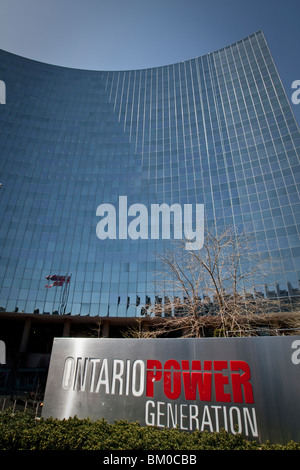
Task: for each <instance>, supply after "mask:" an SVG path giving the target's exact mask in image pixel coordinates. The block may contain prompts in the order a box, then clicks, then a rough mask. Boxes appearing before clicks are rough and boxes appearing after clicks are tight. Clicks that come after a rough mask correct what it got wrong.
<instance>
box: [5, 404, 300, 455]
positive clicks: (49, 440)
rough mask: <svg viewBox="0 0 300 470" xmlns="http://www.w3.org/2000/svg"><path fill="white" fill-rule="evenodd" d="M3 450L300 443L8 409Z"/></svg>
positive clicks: (271, 446)
mask: <svg viewBox="0 0 300 470" xmlns="http://www.w3.org/2000/svg"><path fill="white" fill-rule="evenodd" d="M0 450H26V451H28V450H47V451H49V450H184V451H188V450H300V443H296V442H290V443H288V444H287V445H281V444H269V443H264V444H260V443H257V442H256V441H247V440H246V439H245V438H244V437H243V436H241V435H240V434H236V435H233V434H229V433H227V432H226V431H225V430H221V431H220V432H218V433H217V432H214V433H209V432H207V431H204V432H199V431H194V432H193V433H188V432H183V431H179V430H178V429H166V428H165V429H159V428H155V427H142V426H140V425H139V424H138V423H129V422H127V421H116V422H115V423H114V424H109V423H107V422H106V421H105V420H98V421H92V420H91V419H79V418H77V417H74V418H69V419H65V420H58V419H54V418H48V419H43V418H41V419H40V420H36V419H35V418H34V415H33V414H32V412H30V411H26V412H20V411H17V412H15V413H13V412H12V409H7V410H5V411H2V412H0Z"/></svg>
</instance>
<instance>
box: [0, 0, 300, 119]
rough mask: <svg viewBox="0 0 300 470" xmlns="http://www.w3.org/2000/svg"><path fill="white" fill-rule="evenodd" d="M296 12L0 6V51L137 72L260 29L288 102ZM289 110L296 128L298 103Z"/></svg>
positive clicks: (209, 6) (294, 73)
mask: <svg viewBox="0 0 300 470" xmlns="http://www.w3.org/2000/svg"><path fill="white" fill-rule="evenodd" d="M299 13H300V5H299V0H251V1H250V0H248V1H246V0H51V1H50V0H0V48H1V49H4V50H6V51H9V52H13V53H15V54H18V55H21V56H24V57H28V58H31V59H35V60H39V61H42V62H47V63H51V64H56V65H62V66H67V67H75V68H83V69H92V70H124V69H138V68H148V67H155V66H160V65H166V64H171V63H175V62H179V61H182V60H186V59H190V58H193V57H197V56H200V55H203V54H206V53H208V52H212V51H214V50H216V49H219V48H221V47H224V46H225V45H228V44H231V43H232V42H235V41H237V40H239V39H242V38H243V37H245V36H247V35H249V34H251V33H253V32H255V31H257V30H259V29H261V30H262V31H263V32H264V34H265V36H266V39H267V41H268V44H269V46H270V49H271V52H272V55H273V57H274V60H275V63H276V65H277V68H278V70H279V73H280V76H281V78H282V81H283V84H284V86H285V89H286V91H287V94H288V96H289V98H291V95H292V93H293V90H292V88H291V86H292V82H293V81H294V80H300V50H299V47H300V15H299ZM0 79H1V77H0ZM292 107H293V110H294V113H295V115H296V117H297V120H298V123H299V122H300V104H298V105H294V104H292Z"/></svg>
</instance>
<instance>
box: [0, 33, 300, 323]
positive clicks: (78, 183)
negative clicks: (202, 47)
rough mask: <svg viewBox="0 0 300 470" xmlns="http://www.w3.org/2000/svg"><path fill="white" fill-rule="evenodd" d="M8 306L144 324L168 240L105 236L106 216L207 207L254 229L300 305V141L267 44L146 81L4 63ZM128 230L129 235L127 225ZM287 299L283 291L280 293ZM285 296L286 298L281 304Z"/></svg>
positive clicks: (282, 285) (282, 284) (0, 169)
mask: <svg viewBox="0 0 300 470" xmlns="http://www.w3.org/2000/svg"><path fill="white" fill-rule="evenodd" d="M0 79H1V80H3V81H4V83H5V85H6V104H4V105H1V106H0V175H1V181H0V182H1V183H2V187H1V189H0V197H1V207H0V221H1V224H0V256H1V257H0V306H1V307H2V308H4V309H6V310H7V311H14V310H15V309H18V310H19V311H24V312H27V313H32V312H33V311H35V309H38V311H39V312H40V313H42V312H51V313H52V312H53V311H56V310H57V309H58V306H59V305H60V304H61V300H62V299H61V295H62V292H63V291H62V288H61V287H53V288H45V285H47V283H48V280H47V279H46V276H47V275H53V274H56V275H57V274H60V275H65V274H68V275H71V282H70V284H68V287H69V292H67V293H66V292H65V295H67V294H68V298H67V305H66V313H67V312H71V313H72V314H75V315H76V314H81V315H86V314H89V315H100V316H106V315H110V316H120V317H124V316H135V315H139V314H140V313H141V309H142V308H143V305H144V304H145V302H146V299H147V298H150V299H151V301H152V302H153V301H154V299H155V295H156V294H159V293H157V292H155V290H154V288H153V273H154V272H155V271H156V269H157V263H158V261H157V258H156V254H155V253H156V252H157V251H159V250H160V247H161V245H162V244H163V240H161V239H160V238H158V239H154V238H150V237H149V239H137V240H135V239H133V238H130V237H128V236H127V238H125V237H124V238H122V237H121V236H119V237H117V238H116V239H106V240H100V239H99V237H98V236H97V235H96V228H97V224H98V222H99V216H97V214H96V211H97V208H98V206H99V205H101V204H110V205H112V206H113V207H115V208H116V222H117V228H118V221H119V220H121V218H122V217H123V216H124V212H125V211H124V209H122V208H121V209H120V210H119V197H120V196H126V197H127V201H126V202H127V207H129V206H130V205H132V204H135V203H138V204H143V205H144V206H145V207H147V208H150V206H151V204H162V203H163V202H164V203H167V204H169V205H171V204H175V203H178V204H180V205H181V206H182V207H183V205H184V204H187V203H189V204H196V203H198V204H204V208H205V216H206V218H207V223H212V222H213V221H215V220H218V221H221V223H222V221H223V222H224V223H226V224H227V225H228V224H229V225H230V224H233V225H237V226H243V225H245V226H247V227H249V226H251V227H252V229H253V233H254V235H255V242H256V246H257V250H258V252H259V253H260V255H261V257H262V258H264V257H265V258H266V259H267V258H270V259H273V260H276V263H277V264H278V263H279V265H280V270H279V271H278V270H277V274H276V278H274V276H270V279H268V289H269V290H270V291H275V292H278V293H280V292H286V294H287V295H288V294H289V293H290V294H293V295H297V294H299V293H300V292H299V285H298V280H299V279H300V272H299V271H300V263H299V259H300V242H299V225H298V222H299V217H300V204H299V169H300V166H299V146H300V145H299V144H300V139H299V137H300V135H299V127H298V125H297V123H296V121H295V118H294V115H293V113H292V111H291V107H290V105H289V101H288V99H287V97H286V94H285V91H284V89H283V86H282V83H281V81H280V78H279V76H278V73H277V70H276V68H275V65H274V62H273V59H272V57H271V55H270V52H269V49H268V46H267V44H266V41H265V38H264V36H263V34H262V33H261V32H257V33H255V34H253V35H251V36H249V37H247V38H245V39H243V40H241V41H238V42H237V43H235V44H232V45H230V46H228V47H225V48H223V49H221V50H218V51H216V52H213V53H211V54H207V55H205V56H202V57H199V58H196V59H192V60H187V61H185V62H181V63H178V64H174V65H168V66H165V67H158V68H152V69H144V70H133V71H116V72H106V71H105V72H97V71H86V70H74V69H69V68H63V67H58V66H52V65H48V64H43V63H39V62H36V61H32V60H29V59H24V58H21V57H19V56H15V55H13V54H10V53H7V52H4V51H0ZM124 223H125V222H124ZM276 286H277V287H276ZM276 289H277V291H276Z"/></svg>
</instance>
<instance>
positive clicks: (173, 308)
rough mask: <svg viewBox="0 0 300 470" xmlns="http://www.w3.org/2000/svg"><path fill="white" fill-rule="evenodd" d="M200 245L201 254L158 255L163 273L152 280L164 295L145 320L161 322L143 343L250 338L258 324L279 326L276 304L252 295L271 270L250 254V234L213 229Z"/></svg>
mask: <svg viewBox="0 0 300 470" xmlns="http://www.w3.org/2000/svg"><path fill="white" fill-rule="evenodd" d="M204 239H205V242H204V246H203V248H202V249H201V250H197V251H192V250H190V251H188V250H186V249H185V243H184V242H183V243H179V244H178V245H177V247H176V250H173V251H169V252H164V253H163V254H162V255H160V257H159V258H160V261H161V263H162V266H163V269H162V272H160V273H158V276H157V280H156V291H158V292H163V293H164V295H163V296H162V297H161V298H160V299H158V300H159V301H157V302H155V305H152V306H151V307H150V308H149V309H148V314H152V315H154V316H162V315H163V316H164V318H165V321H164V322H163V323H161V324H160V326H159V327H155V328H153V329H152V330H151V329H150V331H147V337H151V336H154V337H158V336H162V335H164V334H168V333H170V332H175V333H179V332H180V334H181V335H182V336H183V337H201V336H204V335H205V330H207V329H213V330H214V331H217V332H218V334H219V335H220V336H223V335H225V334H226V333H227V332H231V334H233V333H234V332H236V334H240V335H250V334H253V332H255V329H256V327H255V328H254V325H261V324H262V323H263V322H262V319H263V321H264V324H266V323H269V324H270V325H272V324H273V323H274V322H275V323H276V321H277V320H278V317H277V320H276V315H277V314H278V313H279V312H280V303H279V301H278V300H276V299H274V300H268V299H265V297H264V296H263V295H262V294H261V293H259V292H257V290H256V289H257V287H258V286H262V285H263V283H264V282H263V280H264V277H265V275H266V269H267V271H268V274H270V269H271V268H270V265H267V266H266V265H265V262H264V263H262V262H261V261H260V259H259V257H258V255H256V254H255V251H254V250H253V249H252V237H251V236H250V235H249V233H248V232H247V231H243V232H239V231H238V230H237V229H235V228H233V227H227V228H225V229H223V230H218V229H217V228H216V227H213V228H212V229H210V230H207V229H206V231H205V237H204ZM170 292H171V293H173V294H174V295H170ZM163 297H164V299H163ZM163 300H164V301H163ZM266 315H267V317H266ZM289 316H290V314H288V317H289ZM290 320H291V322H290V324H293V327H295V326H296V327H297V326H300V325H299V318H298V316H294V317H293V318H292V319H290Z"/></svg>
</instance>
